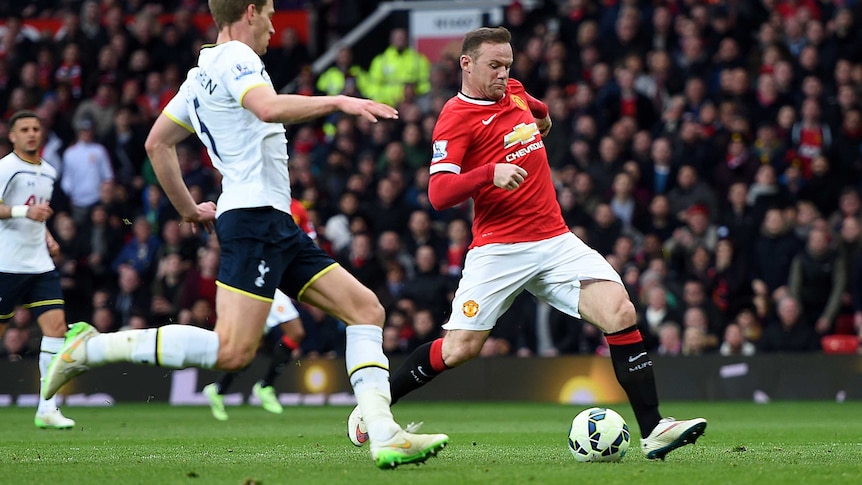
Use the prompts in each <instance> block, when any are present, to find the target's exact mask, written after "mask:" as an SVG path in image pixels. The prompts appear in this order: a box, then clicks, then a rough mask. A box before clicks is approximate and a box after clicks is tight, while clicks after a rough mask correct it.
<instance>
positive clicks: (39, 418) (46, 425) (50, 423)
mask: <svg viewBox="0 0 862 485" xmlns="http://www.w3.org/2000/svg"><path fill="white" fill-rule="evenodd" d="M33 423H35V424H36V427H37V428H42V429H69V428H71V427H72V426H75V420H74V419H69V418H67V417H66V416H63V413H61V412H60V410H59V409H58V408H54V409H52V410H50V411H47V412H44V413H36V418H34V419H33Z"/></svg>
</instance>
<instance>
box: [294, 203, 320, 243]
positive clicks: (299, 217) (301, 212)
mask: <svg viewBox="0 0 862 485" xmlns="http://www.w3.org/2000/svg"><path fill="white" fill-rule="evenodd" d="M290 215H291V216H293V222H295V223H296V225H297V226H299V228H300V229H302V230H303V231H304V232H305V233H306V234H308V237H310V238H311V239H317V230H316V229H315V228H314V224H313V223H312V222H311V219H309V218H308V211H307V210H305V206H304V205H302V202H300V201H298V200H296V199H290Z"/></svg>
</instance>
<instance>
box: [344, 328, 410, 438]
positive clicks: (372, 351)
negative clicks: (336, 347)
mask: <svg viewBox="0 0 862 485" xmlns="http://www.w3.org/2000/svg"><path fill="white" fill-rule="evenodd" d="M345 361H346V363H347V374H348V377H350V385H352V386H353V393H354V394H356V402H357V404H359V409H360V410H361V411H362V419H363V420H364V421H365V425H366V426H367V427H368V436H369V437H370V438H371V441H372V442H374V441H377V442H382V441H387V440H389V439H391V438H392V437H393V436H395V434H396V433H398V432H399V431H400V430H401V427H400V426H398V424H397V423H396V422H395V419H394V418H393V417H392V411H391V410H390V409H389V405H390V403H391V402H392V397H391V394H390V392H389V359H387V358H386V356H385V355H384V354H383V329H382V328H380V327H378V326H377V325H350V326H348V327H347V349H346V351H345Z"/></svg>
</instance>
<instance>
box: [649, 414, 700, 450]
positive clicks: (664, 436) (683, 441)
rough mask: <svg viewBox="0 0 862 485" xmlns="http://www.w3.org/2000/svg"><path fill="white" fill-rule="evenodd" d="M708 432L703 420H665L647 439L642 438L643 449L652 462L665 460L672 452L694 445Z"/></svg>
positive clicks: (660, 422)
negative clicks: (705, 431)
mask: <svg viewBox="0 0 862 485" xmlns="http://www.w3.org/2000/svg"><path fill="white" fill-rule="evenodd" d="M704 430H706V420H705V419H703V418H694V419H687V420H684V421H677V420H675V419H673V418H664V419H662V420H661V421H659V423H658V425H657V426H656V427H655V428H654V429H653V430H652V432H651V433H650V434H649V436H647V437H646V438H641V449H642V450H643V452H644V455H646V457H647V458H649V459H650V460H664V457H665V455H667V454H668V453H670V452H671V451H673V450H675V449H677V448H679V447H681V446H685V445H688V444H694V442H695V441H697V439H698V438H700V436H701V435H702V434H703V432H704Z"/></svg>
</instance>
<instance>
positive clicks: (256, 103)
mask: <svg viewBox="0 0 862 485" xmlns="http://www.w3.org/2000/svg"><path fill="white" fill-rule="evenodd" d="M242 106H243V107H244V108H245V109H247V110H249V111H251V112H252V113H254V115H255V116H257V117H258V118H259V119H260V120H261V121H265V122H267V123H302V122H303V121H308V120H313V119H315V118H320V117H321V116H326V115H328V114H331V113H334V112H336V111H341V112H344V113H347V114H349V115H354V116H362V117H363V118H365V119H367V120H369V121H371V122H373V123H376V122H377V120H378V119H397V118H398V111H397V110H396V109H395V108H393V107H391V106H387V105H385V104H382V103H378V102H375V101H371V100H370V99H362V98H354V97H351V96H341V95H339V96H302V95H298V94H278V93H276V92H275V89H273V88H272V87H271V86H267V85H263V84H262V85H259V86H256V87H254V88H251V89H250V90H249V91H248V92H247V93H246V94H245V96H243V98H242Z"/></svg>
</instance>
